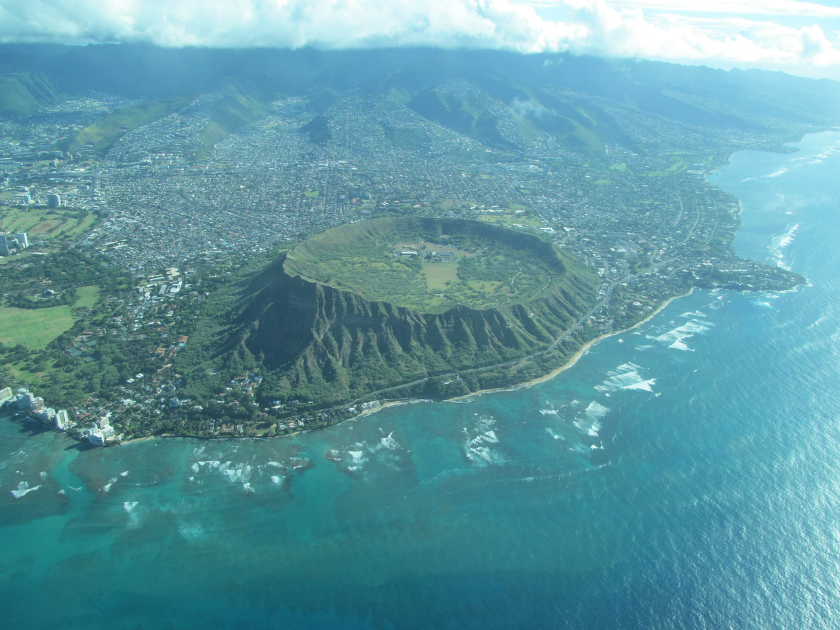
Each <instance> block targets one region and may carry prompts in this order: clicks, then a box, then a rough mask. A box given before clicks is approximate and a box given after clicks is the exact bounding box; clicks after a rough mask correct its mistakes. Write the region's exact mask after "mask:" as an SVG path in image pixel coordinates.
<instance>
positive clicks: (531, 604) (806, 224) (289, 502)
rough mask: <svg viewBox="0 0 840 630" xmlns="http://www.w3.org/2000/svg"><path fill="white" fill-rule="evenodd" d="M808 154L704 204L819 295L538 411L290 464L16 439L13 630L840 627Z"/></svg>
mask: <svg viewBox="0 0 840 630" xmlns="http://www.w3.org/2000/svg"><path fill="white" fill-rule="evenodd" d="M798 146H799V148H800V151H799V152H798V153H794V154H785V155H780V154H768V153H758V152H743V153H739V154H736V155H735V156H733V158H732V161H731V164H730V165H729V166H727V167H726V168H724V169H722V170H721V171H719V172H717V173H715V174H713V175H712V176H711V178H710V179H711V181H712V182H713V183H714V184H715V185H717V186H720V187H722V188H724V189H725V190H727V191H730V192H732V193H734V194H735V195H737V196H738V197H739V198H740V199H741V200H742V203H743V208H744V211H743V215H742V218H743V227H742V229H741V230H740V231H739V233H738V238H737V241H736V243H735V248H736V250H737V251H738V253H739V254H741V255H743V256H747V257H750V258H754V259H759V260H766V261H770V262H774V263H779V264H783V265H786V266H789V267H791V268H792V269H793V270H795V271H797V272H799V273H802V274H804V275H806V276H807V277H808V279H809V281H810V285H809V286H807V287H802V288H800V289H798V290H796V291H793V292H789V293H785V294H781V295H773V294H745V295H739V294H735V293H729V292H719V293H714V292H708V291H700V292H696V293H694V294H693V295H691V296H689V297H686V298H682V299H679V300H676V301H675V302H673V303H671V305H670V306H669V307H668V308H666V309H665V310H664V311H663V312H662V313H661V314H659V315H658V316H657V317H655V318H654V319H653V320H651V321H650V322H648V323H646V324H644V325H643V326H641V327H640V328H638V329H636V330H634V331H632V332H628V333H624V334H621V335H617V336H614V337H611V338H609V339H607V340H604V341H603V342H601V343H600V344H598V345H597V346H595V347H594V348H592V349H591V350H590V352H588V354H586V355H585V356H584V357H583V358H582V359H581V360H580V361H579V362H578V363H577V364H576V365H575V366H574V367H573V368H572V369H570V370H567V371H566V372H564V373H562V374H561V375H559V376H558V377H556V378H554V379H553V380H551V381H549V382H546V383H543V384H540V385H538V386H535V387H532V388H529V389H522V390H518V391H512V392H504V393H497V394H492V395H486V396H480V397H477V398H475V399H474V400H472V401H469V402H464V403H459V404H456V403H440V404H418V405H411V406H404V407H397V408H391V409H387V410H383V411H380V412H379V413H377V414H374V415H371V416H368V417H366V418H363V419H357V420H354V421H350V422H346V423H343V424H341V425H339V426H336V427H333V428H331V429H329V430H325V431H321V432H318V433H314V434H310V435H305V436H299V437H297V438H295V439H285V440H268V441H195V440H152V441H146V442H139V443H133V444H129V445H126V446H123V447H120V448H115V449H108V450H101V449H99V450H95V449H81V450H80V449H79V447H78V445H76V444H75V443H74V442H72V441H71V440H68V439H67V438H65V437H64V436H62V435H59V434H56V433H36V432H33V431H34V427H33V426H32V425H29V426H25V425H20V424H17V423H15V422H11V421H0V548H2V554H0V586H1V587H0V610H2V611H3V613H2V617H0V619H2V621H0V626H2V627H9V628H12V627H15V628H24V627H25V628H54V627H62V628H85V629H86V630H91V629H95V628H131V629H134V628H165V627H171V628H208V627H212V628H285V627H295V628H354V629H355V628H451V629H460V628H510V627H520V628H524V627H527V628H563V627H570V628H593V629H594V628H619V627H620V628H639V629H642V628H645V629H648V628H675V629H676V628H738V629H744V628H756V629H758V628H762V629H766V628H795V627H803V628H804V627H807V628H835V627H840V619H838V614H840V611H838V610H837V602H838V601H840V572H838V571H837V570H836V567H837V558H838V553H840V500H838V499H840V497H839V496H838V495H840V448H838V447H840V432H838V419H840V403H839V402H838V393H837V392H838V384H840V378H838V377H840V362H838V359H840V349H839V348H838V344H837V341H838V338H840V254H839V253H838V251H837V244H838V243H840V212H839V211H840V181H838V177H837V175H838V173H840V168H838V166H840V133H836V132H831V133H824V134H818V135H814V136H810V137H808V138H806V139H805V140H804V141H803V142H801V143H799V145H798ZM783 169H787V170H785V171H784V172H783ZM325 455H329V458H327V457H325ZM334 460H335V461H334ZM41 473H43V475H42V474H41ZM21 482H25V483H27V484H28V486H29V488H34V487H36V486H40V487H39V488H38V489H37V490H34V491H32V492H29V493H28V494H25V495H23V496H21V497H20V498H15V497H14V496H13V495H12V493H11V490H16V489H18V488H19V484H20V483H21ZM60 489H63V490H64V491H65V494H66V499H64V498H62V496H60V495H59V494H58V491H59V490H60Z"/></svg>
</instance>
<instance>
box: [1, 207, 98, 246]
mask: <svg viewBox="0 0 840 630" xmlns="http://www.w3.org/2000/svg"><path fill="white" fill-rule="evenodd" d="M96 220H97V215H95V214H94V213H92V212H88V211H86V210H76V209H73V208H40V207H39V208H35V207H31V206H30V207H22V206H0V229H2V230H4V231H6V232H12V233H16V232H26V233H27V235H28V236H29V240H30V242H34V241H36V240H42V239H43V240H44V241H45V245H46V246H49V245H51V244H52V243H53V242H56V241H57V242H72V240H73V239H76V238H78V237H80V236H81V235H82V234H84V233H85V232H87V230H89V229H90V228H91V227H93V224H94V223H95V222H96Z"/></svg>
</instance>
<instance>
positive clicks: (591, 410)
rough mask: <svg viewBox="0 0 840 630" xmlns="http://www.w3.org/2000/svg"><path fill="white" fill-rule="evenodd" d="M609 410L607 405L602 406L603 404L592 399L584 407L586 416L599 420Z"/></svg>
mask: <svg viewBox="0 0 840 630" xmlns="http://www.w3.org/2000/svg"><path fill="white" fill-rule="evenodd" d="M609 410H610V409H609V407H604V405H601V404H599V403H597V402H595V401H594V400H593V401H592V402H591V403H589V406H588V407H587V408H586V417H587V418H590V419H593V420H600V419H601V418H603V417H604V416H605V415H607V412H608V411H609Z"/></svg>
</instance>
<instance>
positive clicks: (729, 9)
mask: <svg viewBox="0 0 840 630" xmlns="http://www.w3.org/2000/svg"><path fill="white" fill-rule="evenodd" d="M527 1H528V3H529V4H533V5H535V6H536V5H542V6H554V5H556V4H557V2H555V1H553V0H527ZM607 3H608V4H609V5H610V6H613V7H619V8H629V9H650V10H654V11H671V12H680V13H706V14H708V13H723V14H726V15H786V16H800V17H823V18H830V17H835V18H836V17H840V8H838V7H831V6H826V5H824V4H817V3H814V2H799V1H798V0H607Z"/></svg>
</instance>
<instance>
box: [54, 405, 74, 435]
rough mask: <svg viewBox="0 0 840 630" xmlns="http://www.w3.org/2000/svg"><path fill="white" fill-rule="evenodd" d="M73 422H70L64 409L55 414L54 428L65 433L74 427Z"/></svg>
mask: <svg viewBox="0 0 840 630" xmlns="http://www.w3.org/2000/svg"><path fill="white" fill-rule="evenodd" d="M75 424H76V423H75V422H73V421H72V420H70V418H69V416H68V415H67V410H66V409H59V410H58V413H57V414H55V428H56V429H58V430H59V431H67V430H68V429H72V428H73V427H74V426H75Z"/></svg>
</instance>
